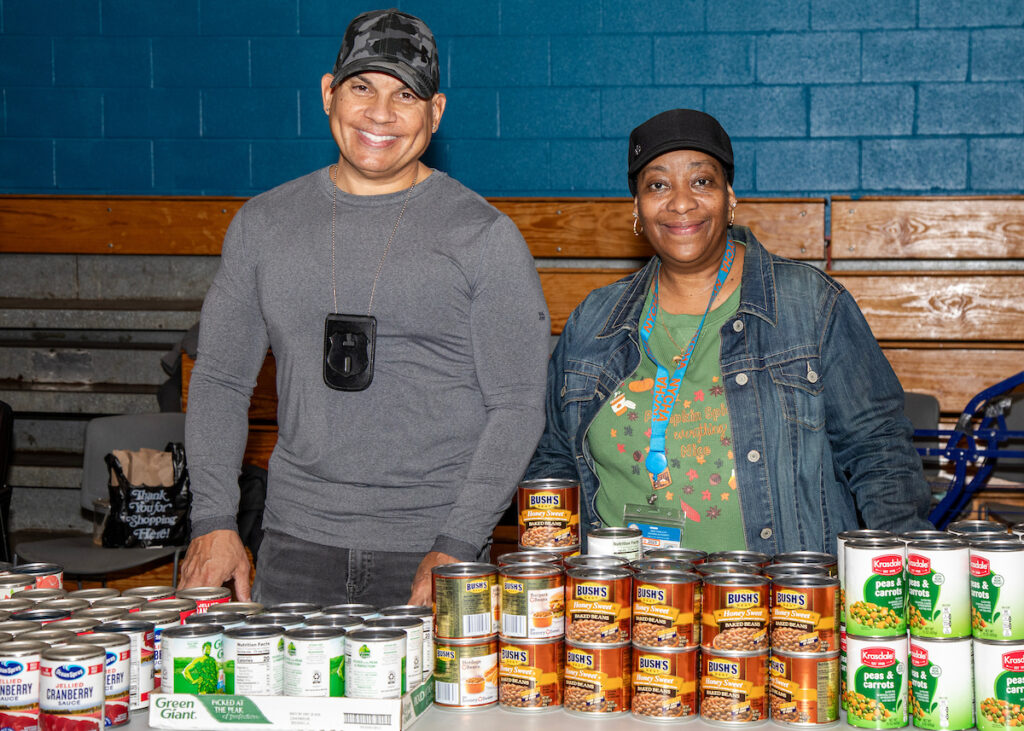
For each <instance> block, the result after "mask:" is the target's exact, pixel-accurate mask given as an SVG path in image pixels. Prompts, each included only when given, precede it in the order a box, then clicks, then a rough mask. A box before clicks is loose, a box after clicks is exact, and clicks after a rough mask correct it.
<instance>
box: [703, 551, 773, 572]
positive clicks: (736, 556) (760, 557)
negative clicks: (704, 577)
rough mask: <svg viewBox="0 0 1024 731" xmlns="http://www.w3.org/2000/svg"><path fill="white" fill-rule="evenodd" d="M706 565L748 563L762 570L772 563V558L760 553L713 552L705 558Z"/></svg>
mask: <svg viewBox="0 0 1024 731" xmlns="http://www.w3.org/2000/svg"><path fill="white" fill-rule="evenodd" d="M707 560H708V563H717V562H719V561H735V562H736V563H749V564H753V565H754V566H757V567H758V568H764V567H765V566H767V565H768V564H770V563H771V562H772V557H771V556H769V555H768V554H767V553H761V552H760V551H715V552H714V553H712V554H710V555H709V556H708V558H707Z"/></svg>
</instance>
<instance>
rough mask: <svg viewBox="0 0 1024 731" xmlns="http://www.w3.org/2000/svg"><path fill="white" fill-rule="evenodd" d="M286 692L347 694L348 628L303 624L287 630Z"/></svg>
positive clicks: (309, 694)
mask: <svg viewBox="0 0 1024 731" xmlns="http://www.w3.org/2000/svg"><path fill="white" fill-rule="evenodd" d="M284 694H285V695H290V696H317V697H325V696H326V697H331V698H338V697H341V696H343V695H345V630H343V629H338V628H331V627H303V628H300V629H290V630H288V631H287V632H285V633H284Z"/></svg>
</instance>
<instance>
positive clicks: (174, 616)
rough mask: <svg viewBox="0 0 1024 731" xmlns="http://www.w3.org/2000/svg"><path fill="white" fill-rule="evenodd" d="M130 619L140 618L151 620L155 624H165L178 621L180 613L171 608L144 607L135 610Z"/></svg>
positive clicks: (144, 620) (146, 620)
mask: <svg viewBox="0 0 1024 731" xmlns="http://www.w3.org/2000/svg"><path fill="white" fill-rule="evenodd" d="M132 619H137V620H141V621H143V622H153V623H155V624H166V623H168V622H180V621H181V613H180V612H176V611H174V610H173V609H160V608H159V607H157V608H155V609H150V608H149V607H145V608H143V609H140V610H139V611H137V612H134V613H133V615H132Z"/></svg>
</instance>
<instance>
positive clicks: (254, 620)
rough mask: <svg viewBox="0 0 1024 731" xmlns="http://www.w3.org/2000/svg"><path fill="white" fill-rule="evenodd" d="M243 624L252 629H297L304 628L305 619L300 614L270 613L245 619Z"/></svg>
mask: <svg viewBox="0 0 1024 731" xmlns="http://www.w3.org/2000/svg"><path fill="white" fill-rule="evenodd" d="M245 623H246V624H247V625H250V626H252V627H273V626H277V627H280V628H281V629H298V628H299V627H305V626H306V618H305V617H303V616H302V615H301V614H281V613H278V612H275V613H274V614H271V613H270V612H265V613H263V614H254V615H253V616H251V617H246V618H245Z"/></svg>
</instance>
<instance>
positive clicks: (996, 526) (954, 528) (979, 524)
mask: <svg viewBox="0 0 1024 731" xmlns="http://www.w3.org/2000/svg"><path fill="white" fill-rule="evenodd" d="M946 530H947V531H948V532H950V533H956V534H957V535H958V536H966V537H967V538H971V537H973V536H975V535H977V534H979V533H999V534H1004V535H1005V534H1006V532H1007V530H1006V526H1005V525H1003V524H1002V523H997V522H995V521H994V520H957V521H954V522H952V523H950V524H949V525H947V526H946ZM18 571H21V567H20V566H19V567H18Z"/></svg>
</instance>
